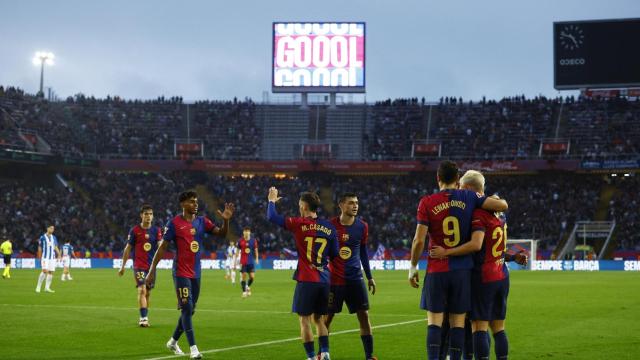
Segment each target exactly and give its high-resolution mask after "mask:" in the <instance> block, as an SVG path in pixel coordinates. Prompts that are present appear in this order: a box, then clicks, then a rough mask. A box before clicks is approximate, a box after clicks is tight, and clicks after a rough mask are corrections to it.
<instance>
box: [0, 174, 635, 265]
mask: <svg viewBox="0 0 640 360" xmlns="http://www.w3.org/2000/svg"><path fill="white" fill-rule="evenodd" d="M64 177H65V179H67V180H69V183H70V188H71V189H72V190H73V191H72V192H69V191H68V190H67V189H64V188H61V187H59V186H44V185H28V184H26V183H22V182H17V181H15V180H10V181H5V182H3V183H1V185H0V190H1V192H2V193H3V197H2V201H1V202H0V215H1V216H0V233H2V234H3V235H6V236H10V237H13V238H14V239H16V240H17V242H18V245H17V248H18V249H24V250H26V251H32V252H33V251H34V248H33V246H34V241H35V239H37V238H38V236H39V235H40V233H41V232H42V231H44V228H45V224H46V223H47V222H53V223H54V224H55V225H56V226H57V229H58V230H57V232H58V233H59V234H60V238H61V239H70V240H71V241H72V242H74V243H75V244H77V245H78V249H86V250H89V251H91V252H96V251H106V252H110V251H115V252H119V251H121V250H122V248H123V247H124V241H125V238H126V234H127V232H128V230H129V229H130V227H131V226H133V225H135V224H137V223H138V222H139V214H138V211H139V208H140V206H141V205H142V204H145V203H148V204H151V205H152V206H153V208H154V213H155V222H156V224H158V225H163V224H165V223H166V222H167V221H169V220H170V219H171V218H173V217H174V216H175V215H177V214H179V213H180V208H179V204H178V202H177V194H178V193H179V192H180V191H182V190H184V189H186V188H194V187H195V186H196V185H203V186H205V187H206V189H207V191H208V192H209V193H210V194H212V195H213V198H214V199H213V200H214V203H213V204H211V203H210V205H212V206H217V207H219V208H222V206H223V205H222V204H224V203H225V202H233V203H235V204H236V213H235V215H234V217H233V220H232V224H231V232H232V234H234V235H235V236H240V235H241V234H242V229H243V228H244V227H249V228H251V230H252V231H253V233H254V234H255V235H256V236H257V238H258V239H259V243H260V249H261V251H263V252H266V253H273V252H280V251H284V249H295V245H294V242H293V237H292V235H291V234H290V233H288V232H287V231H285V230H283V229H280V228H278V227H277V226H275V225H273V224H271V223H269V222H268V221H267V220H266V217H265V214H266V204H267V201H266V195H267V190H268V188H269V187H270V186H276V187H277V188H279V190H280V194H281V196H283V199H282V200H281V202H279V204H278V211H279V212H280V213H282V214H284V215H287V216H297V215H298V198H299V195H300V193H301V192H303V191H315V192H317V193H319V194H320V196H321V199H322V201H323V207H322V208H321V209H320V211H319V212H320V216H324V217H331V216H335V215H337V214H339V210H338V198H339V195H340V194H342V193H345V192H355V193H356V194H358V197H359V201H360V211H359V213H360V216H361V217H362V218H363V219H364V220H365V221H367V222H368V223H369V229H370V237H369V251H370V253H373V252H375V250H376V249H377V248H378V246H379V245H380V244H381V245H383V246H384V247H385V248H388V249H405V250H407V249H409V248H410V246H411V241H412V238H413V234H414V231H415V224H416V221H415V215H416V214H415V213H416V208H417V204H418V201H419V199H420V197H421V196H422V195H424V194H430V193H433V192H435V191H437V184H436V181H435V175H433V174H429V176H428V178H418V177H414V176H328V175H325V176H300V177H287V178H280V179H277V178H274V177H268V176H253V177H241V176H235V177H231V176H222V175H211V174H205V173H200V172H193V173H120V172H91V171H87V172H71V173H68V174H64ZM432 177H433V178H432ZM605 179H606V177H605V176H602V175H590V176H585V175H576V174H549V175H545V174H538V175H519V176H499V175H495V176H492V175H489V176H487V187H486V193H487V194H493V193H497V194H498V195H499V196H501V197H503V198H505V199H507V200H508V201H509V203H510V207H509V211H508V213H507V220H508V226H509V237H510V238H512V239H516V238H519V239H523V238H525V239H539V240H540V243H539V249H540V250H553V249H554V248H555V246H556V245H557V244H558V243H559V242H560V241H561V240H562V239H564V238H566V236H568V234H569V232H570V231H571V229H572V228H573V225H574V223H575V222H576V221H579V220H594V217H595V212H596V209H597V206H598V200H599V196H600V192H601V190H602V188H603V186H605V185H606V182H605ZM623 180H624V182H623ZM567 184H571V186H567ZM638 185H640V184H639V183H638V179H637V177H636V178H634V177H630V178H624V179H622V180H620V183H619V184H617V185H616V188H617V189H618V190H617V192H616V195H615V196H614V197H613V199H612V201H611V204H610V206H609V211H610V213H609V216H610V218H613V219H616V221H617V222H618V227H617V231H616V233H615V234H616V239H617V241H618V247H619V249H631V250H633V249H636V248H638V247H640V238H639V237H638V233H640V232H639V231H638V230H639V227H640V218H639V213H638V211H637V208H638V204H639V202H640V198H638V192H637V191H635V189H637V188H638ZM205 198H206V195H205V194H201V197H200V200H201V202H200V203H201V205H200V212H201V213H202V214H207V215H208V216H210V217H211V218H212V219H214V221H216V222H218V223H219V221H220V219H218V218H216V215H215V211H214V210H209V209H207V206H206V204H205V202H204V199H205ZM213 240H214V241H212V242H211V243H210V244H208V245H207V246H206V250H207V251H218V250H221V249H223V248H224V246H225V242H224V241H221V240H220V239H213Z"/></svg>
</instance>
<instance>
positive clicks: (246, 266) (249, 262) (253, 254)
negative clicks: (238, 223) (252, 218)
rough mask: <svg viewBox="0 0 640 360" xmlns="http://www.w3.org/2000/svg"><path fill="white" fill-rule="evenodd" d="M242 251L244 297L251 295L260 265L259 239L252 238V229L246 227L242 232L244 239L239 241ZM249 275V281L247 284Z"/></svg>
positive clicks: (241, 271) (241, 273) (241, 274)
mask: <svg viewBox="0 0 640 360" xmlns="http://www.w3.org/2000/svg"><path fill="white" fill-rule="evenodd" d="M238 249H239V250H240V266H241V268H240V276H241V281H240V285H241V286H242V297H247V296H249V295H251V284H253V281H254V280H255V276H256V264H258V263H259V258H260V257H259V253H258V239H256V238H255V237H251V229H250V228H248V227H245V228H244V229H243V230H242V238H240V240H238ZM247 274H249V281H248V282H247Z"/></svg>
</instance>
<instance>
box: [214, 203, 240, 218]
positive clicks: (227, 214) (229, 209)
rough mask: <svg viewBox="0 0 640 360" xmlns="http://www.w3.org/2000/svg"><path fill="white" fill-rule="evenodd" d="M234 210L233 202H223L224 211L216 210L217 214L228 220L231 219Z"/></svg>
mask: <svg viewBox="0 0 640 360" xmlns="http://www.w3.org/2000/svg"><path fill="white" fill-rule="evenodd" d="M235 211H236V206H235V205H234V204H233V203H225V204H224V212H222V211H220V210H218V215H219V216H220V217H221V218H223V219H225V220H229V219H231V217H232V216H233V213H234V212H235Z"/></svg>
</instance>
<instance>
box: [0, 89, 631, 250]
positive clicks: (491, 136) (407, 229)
mask: <svg viewBox="0 0 640 360" xmlns="http://www.w3.org/2000/svg"><path fill="white" fill-rule="evenodd" d="M639 120H640V102H639V101H637V100H628V99H623V98H614V99H587V98H580V99H575V98H566V99H561V98H557V99H547V98H544V97H537V98H534V99H526V98H524V97H522V96H515V97H512V98H505V99H502V100H499V101H493V100H486V99H482V100H481V101H475V102H472V101H464V100H463V99H459V98H453V97H446V98H442V99H441V100H440V101H439V102H437V103H426V102H425V101H424V100H422V101H419V100H418V99H417V98H416V99H397V100H393V101H391V100H389V101H383V102H378V103H376V104H371V105H365V104H360V105H358V104H351V105H342V106H338V107H337V108H332V107H329V106H326V105H310V106H309V107H308V108H302V107H300V106H298V105H273V104H256V103H254V102H253V101H251V100H250V99H244V100H237V99H234V100H231V101H200V102H196V103H193V104H186V103H184V102H183V100H182V98H180V97H172V98H166V99H165V98H158V99H155V100H151V101H140V100H136V101H131V100H123V99H120V98H118V97H108V98H106V99H96V98H93V97H85V96H83V95H78V96H76V97H74V98H69V99H66V100H65V101H52V102H49V101H46V100H43V99H41V98H39V97H35V96H32V95H29V94H25V93H24V92H23V91H21V90H20V89H16V88H11V87H9V88H4V87H0V151H1V152H3V154H5V155H6V154H9V155H6V156H4V157H3V159H4V160H0V164H2V162H3V161H9V162H11V161H17V162H19V161H21V157H22V156H31V155H27V154H48V155H51V156H53V158H54V160H52V161H53V162H52V163H51V164H49V165H47V166H42V169H41V170H39V171H38V172H36V173H34V172H33V171H32V169H33V167H37V166H38V165H33V164H27V165H24V164H23V165H21V167H19V169H20V170H19V171H18V172H17V173H15V174H13V173H10V172H9V171H5V169H10V167H8V166H5V167H2V175H0V192H1V193H2V196H3V199H2V200H3V201H1V202H0V214H1V215H2V216H1V217H0V235H2V236H8V237H11V238H14V239H15V240H16V242H17V243H16V248H17V249H18V250H20V251H21V252H22V254H24V256H32V254H33V253H34V251H35V249H34V246H35V239H36V238H37V237H38V236H39V234H40V232H42V231H43V229H44V224H45V223H48V222H52V223H54V224H55V225H57V226H58V230H57V232H58V233H59V234H60V238H62V239H65V240H66V239H68V240H71V241H72V242H73V243H75V244H76V248H77V249H78V250H79V251H80V252H81V254H82V255H84V254H85V253H86V252H89V253H92V254H98V255H96V256H113V254H114V253H119V252H120V251H121V250H122V248H123V243H124V239H125V236H126V234H127V231H128V228H129V227H130V226H131V225H133V224H135V223H136V222H137V221H138V214H137V210H138V208H139V206H140V205H142V204H143V203H150V204H151V205H152V206H153V207H154V209H155V217H156V222H157V223H158V224H164V223H165V222H166V221H167V220H169V219H170V218H172V217H173V216H175V215H176V214H177V211H178V205H177V200H176V195H177V193H178V192H179V191H181V190H183V189H186V188H195V189H197V190H198V191H199V193H200V200H201V209H202V211H203V212H205V213H208V214H209V215H210V216H211V217H212V218H215V211H210V210H209V209H212V208H220V207H222V204H223V203H224V202H234V203H236V204H237V212H236V216H235V217H234V218H233V221H232V229H231V232H230V234H229V238H230V239H233V238H235V237H237V236H238V235H239V234H241V229H242V227H244V226H249V227H251V228H252V230H253V231H254V233H255V234H256V235H257V236H258V238H259V239H260V247H261V249H262V251H263V252H264V253H265V254H267V255H269V256H286V255H285V254H284V253H283V250H284V249H287V248H292V247H293V243H292V238H291V236H290V235H289V234H287V233H285V232H283V231H281V230H280V229H277V228H275V227H273V226H272V225H271V224H269V223H268V222H267V221H266V220H265V216H264V215H265V204H266V200H265V199H266V191H267V189H268V187H269V186H277V187H278V188H280V190H281V193H282V194H284V199H283V203H282V205H280V209H282V211H283V212H284V213H288V214H296V212H297V199H298V194H299V193H300V192H301V191H304V190H312V191H317V192H318V193H319V195H320V196H321V198H322V201H323V209H322V211H321V213H322V214H323V215H325V216H332V215H334V214H336V213H337V196H338V195H339V194H340V193H342V192H345V191H354V192H356V193H357V194H358V196H359V198H360V203H361V211H360V213H361V215H362V217H363V218H364V219H365V220H366V221H367V222H368V223H369V224H370V229H371V230H370V231H371V234H372V235H371V236H370V244H369V251H370V253H373V252H375V251H376V250H377V249H379V247H380V246H383V247H384V248H386V249H390V250H391V251H390V254H389V256H393V257H406V256H407V249H408V248H409V247H410V244H411V239H412V236H413V232H414V230H415V210H416V206H417V203H418V200H419V198H420V196H422V195H425V194H429V193H432V192H434V191H436V190H437V184H436V181H435V173H434V172H433V167H431V168H429V169H428V170H425V169H426V168H425V169H422V170H418V171H414V170H402V171H400V170H398V171H395V172H394V171H392V172H388V171H387V172H385V173H378V172H376V171H373V170H372V171H357V172H356V171H354V172H353V173H350V172H349V171H346V172H343V173H341V174H335V173H331V172H327V171H324V172H317V171H315V172H305V171H288V170H286V167H285V170H281V171H271V170H268V169H267V170H262V171H260V170H256V169H259V168H260V166H261V165H260V163H261V162H268V161H309V164H317V161H320V160H327V161H338V162H339V161H358V162H360V163H361V164H371V163H375V162H385V161H392V162H393V161H397V162H398V163H400V162H401V161H413V162H415V163H414V165H415V164H418V165H419V166H425V167H427V166H431V165H430V164H437V162H439V161H440V160H442V159H454V160H458V161H470V162H471V166H476V165H477V166H480V167H482V164H484V163H483V161H485V162H486V161H498V162H499V161H507V164H511V165H509V166H514V165H513V162H515V161H519V160H526V161H530V160H533V161H534V162H535V161H540V162H542V163H544V164H543V165H544V166H542V167H540V166H539V164H538V163H535V164H536V165H535V166H532V167H530V168H528V167H519V166H515V167H516V168H517V169H516V168H513V169H512V168H506V169H503V168H500V167H498V168H489V169H488V170H487V169H481V170H483V171H485V170H487V174H488V175H487V193H489V194H493V193H497V194H499V195H500V196H501V197H504V198H506V199H507V200H508V201H509V202H510V204H511V206H510V210H509V213H508V215H507V216H508V223H509V236H510V238H531V239H539V240H540V244H539V249H540V251H539V256H541V257H544V258H549V257H553V256H554V251H555V250H556V248H558V247H559V246H560V245H562V244H563V242H564V241H566V239H567V237H568V236H569V233H570V232H571V229H572V228H573V225H574V223H576V222H577V221H580V220H615V221H616V224H617V225H616V228H615V232H614V235H613V243H612V244H613V245H612V246H611V249H610V251H609V254H610V256H618V255H616V254H623V255H621V256H627V255H624V254H630V255H628V256H637V255H638V254H640V253H639V251H640V235H638V234H640V215H639V212H638V211H637V209H638V203H639V202H640V199H639V198H638V191H637V189H638V185H640V184H639V183H638V177H637V176H633V175H634V174H633V171H630V172H631V174H629V175H631V176H624V174H623V172H622V171H613V170H609V167H607V166H605V165H603V163H602V162H606V161H619V160H631V161H632V162H633V161H636V160H637V159H638V157H639V154H638V151H639V150H640V149H639V148H638V144H640V128H639V127H638V126H633V124H638V123H639ZM547 139H554V140H553V141H551V143H552V144H560V146H559V147H553V146H552V147H551V150H552V151H550V152H545V151H544V149H546V147H545V144H546V142H547V141H548V140H547ZM191 143H193V144H198V147H197V148H194V149H195V150H196V151H195V152H190V153H180V150H179V149H181V148H180V145H181V144H191ZM415 144H427V145H428V147H427V148H426V149H427V151H425V152H421V151H417V150H416V149H417V148H416V147H415ZM433 146H435V147H433ZM191 150H193V149H191ZM7 159H9V160H7ZM16 159H17V160H16ZM78 159H87V160H92V161H94V162H93V163H91V164H92V166H89V167H86V168H82V167H77V166H76V167H73V166H72V167H69V166H67V165H69V164H76V165H77V161H78ZM203 159H204V160H207V161H212V163H211V164H213V165H214V166H218V165H219V164H218V163H216V161H222V162H224V161H227V162H229V161H230V162H234V161H253V164H254V165H252V166H251V167H248V168H247V169H248V170H246V171H239V170H237V169H234V170H233V171H231V170H228V171H227V170H225V168H224V167H220V168H218V167H214V168H207V165H206V164H205V165H204V168H202V167H200V168H197V169H191V168H189V166H190V164H191V163H192V162H193V161H196V160H203ZM136 160H139V161H146V160H153V161H158V162H155V163H153V164H152V165H151V167H149V168H144V169H142V168H139V167H137V164H138V163H135V162H132V161H136ZM177 160H179V161H184V163H185V164H186V165H184V166H185V167H180V166H182V165H180V166H178V165H176V163H175V161H177ZM564 160H574V161H575V163H572V164H574V165H572V166H573V167H570V168H563V167H562V166H564V165H562V164H564V163H562V161H564ZM29 161H31V163H33V162H37V159H36V160H33V158H31V160H29ZM109 161H112V162H111V163H109ZM113 161H116V162H117V161H121V163H117V164H119V165H118V166H120V165H122V164H124V165H122V166H124V168H118V167H117V166H116V167H115V168H114V167H113V166H105V165H104V164H113ZM162 161H165V162H162ZM171 161H174V162H171ZM256 161H259V163H258V165H255V163H256ZM556 161H557V162H558V163H556ZM5 164H6V163H5ZM225 164H227V163H223V165H224V166H227V165H225ZM499 164H501V163H499ZM558 164H560V165H558ZM594 164H595V165H594ZM625 164H626V163H625ZM635 164H636V165H631V167H634V166H635V168H636V169H637V163H635ZM418 165H415V166H418ZM176 166H177V168H176ZM220 166H222V165H220ZM592 166H596V168H590V167H592ZM39 169H40V168H39ZM184 169H186V170H188V171H182V170H184ZM176 170H180V171H176ZM591 170H593V171H591ZM492 171H493V173H492ZM612 172H619V174H617V175H619V176H617V177H611V176H610V175H611V173H612ZM274 173H280V174H279V175H278V177H277V178H276V177H274V176H273V175H274ZM624 173H628V172H627V171H625V172H624ZM34 174H35V175H34ZM567 184H571V186H567ZM223 246H224V244H223V243H221V242H214V243H213V244H212V245H211V247H210V248H208V249H207V251H208V256H213V257H215V256H219V254H218V252H221V250H222V248H223Z"/></svg>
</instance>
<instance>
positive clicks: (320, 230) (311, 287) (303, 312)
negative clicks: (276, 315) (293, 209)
mask: <svg viewBox="0 0 640 360" xmlns="http://www.w3.org/2000/svg"><path fill="white" fill-rule="evenodd" d="M280 199H281V198H280V197H279V196H278V190H277V189H276V188H274V187H271V188H270V189H269V195H268V200H269V203H268V205H267V219H268V220H269V221H270V222H272V223H274V224H277V225H279V226H281V227H283V228H284V229H286V230H288V231H290V232H292V233H293V235H294V238H295V242H296V249H297V250H298V267H297V268H296V271H295V273H294V274H293V279H294V280H296V281H297V284H296V289H295V292H294V295H293V306H292V311H293V312H295V313H297V314H298V316H299V318H300V333H301V337H302V342H303V346H304V350H305V352H306V354H307V359H308V360H316V353H315V349H314V346H313V330H312V329H311V323H312V322H313V323H314V324H315V325H316V330H317V332H318V341H319V345H320V354H319V356H318V359H320V360H330V356H329V332H328V330H327V326H326V325H325V319H324V317H325V316H326V315H327V313H328V305H329V281H330V276H329V267H328V265H329V261H330V259H334V258H335V257H336V256H337V255H338V240H337V238H336V229H335V227H334V226H333V224H331V222H330V221H328V220H326V219H321V218H319V217H318V208H319V207H320V205H321V204H320V197H318V195H317V194H315V193H312V192H304V193H302V194H301V195H300V200H299V201H298V209H299V211H300V216H299V217H284V216H282V215H279V214H278V212H277V211H276V202H278V200H280Z"/></svg>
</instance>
